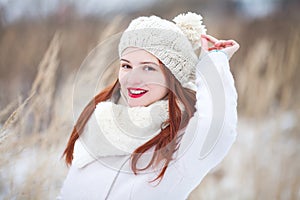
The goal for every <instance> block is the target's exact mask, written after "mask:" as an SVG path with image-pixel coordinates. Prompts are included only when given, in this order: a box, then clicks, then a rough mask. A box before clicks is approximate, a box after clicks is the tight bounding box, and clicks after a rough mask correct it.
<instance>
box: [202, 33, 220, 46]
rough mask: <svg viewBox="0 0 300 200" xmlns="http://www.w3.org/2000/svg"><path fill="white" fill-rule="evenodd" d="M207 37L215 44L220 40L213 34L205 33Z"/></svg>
mask: <svg viewBox="0 0 300 200" xmlns="http://www.w3.org/2000/svg"><path fill="white" fill-rule="evenodd" d="M205 37H206V38H207V40H208V41H209V42H211V43H213V44H215V43H216V42H218V41H219V40H218V39H217V38H215V37H213V36H211V35H205Z"/></svg>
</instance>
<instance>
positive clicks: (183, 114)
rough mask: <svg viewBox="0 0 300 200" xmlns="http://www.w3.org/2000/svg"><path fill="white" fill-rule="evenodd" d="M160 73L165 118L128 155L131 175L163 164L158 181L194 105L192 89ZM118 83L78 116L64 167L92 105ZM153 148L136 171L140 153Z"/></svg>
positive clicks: (111, 89) (114, 89)
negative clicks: (166, 111)
mask: <svg viewBox="0 0 300 200" xmlns="http://www.w3.org/2000/svg"><path fill="white" fill-rule="evenodd" d="M162 69H163V73H164V74H165V76H166V79H167V83H168V85H169V92H168V95H167V97H168V102H169V103H168V107H169V119H168V120H167V121H165V122H164V123H163V124H162V125H161V127H162V128H161V132H160V133H159V134H157V135H156V136H155V137H153V138H152V139H151V140H149V141H148V142H146V143H145V144H143V145H142V146H140V147H138V148H137V149H136V150H135V151H134V152H133V153H132V154H131V168H132V171H133V172H134V174H137V173H138V172H139V171H143V170H146V169H148V168H150V167H151V166H155V165H157V164H158V163H160V161H164V164H163V167H162V169H161V171H160V173H159V175H158V176H157V177H156V178H155V179H154V180H153V181H155V180H158V179H159V180H161V179H162V178H163V176H164V174H165V172H166V170H167V167H168V165H169V163H170V162H171V161H172V160H173V154H174V153H175V152H176V151H177V149H178V147H179V143H180V139H181V137H182V135H179V130H182V129H184V128H185V127H186V126H187V124H188V122H189V120H190V118H191V117H192V116H193V114H194V112H195V111H196V109H195V103H196V95H195V92H194V91H193V90H190V89H187V88H183V87H182V86H181V84H180V82H179V81H178V80H177V79H176V78H175V77H174V76H173V75H172V74H171V72H170V71H169V70H168V69H167V68H166V67H162ZM119 90H120V83H119V81H118V80H116V81H115V82H114V83H113V84H112V85H110V86H108V87H106V88H105V89H104V90H103V91H102V92H100V93H99V94H98V95H96V96H95V97H94V98H93V99H92V100H91V101H90V102H89V103H88V104H87V106H86V107H85V108H84V110H83V111H82V113H81V114H80V116H79V118H78V120H77V122H76V124H75V126H74V128H73V131H72V134H71V136H70V138H69V141H68V144H67V147H66V149H65V150H64V153H63V156H64V157H65V161H66V163H67V165H71V164H72V160H73V150H74V145H75V142H76V140H77V139H78V138H79V136H80V134H82V132H83V129H84V126H85V125H86V123H87V121H88V120H89V118H90V116H91V115H92V113H93V112H94V110H95V108H96V105H97V104H98V103H100V102H102V101H106V100H108V99H110V98H111V97H112V96H113V94H114V93H115V92H119ZM179 102H180V103H181V104H182V105H183V106H184V109H183V110H182V109H180V106H179ZM153 147H154V153H153V156H152V159H151V160H150V161H149V163H148V164H147V166H146V167H144V168H138V167H137V163H138V160H139V158H140V157H141V156H142V155H143V153H145V152H147V151H148V150H150V149H151V148H153Z"/></svg>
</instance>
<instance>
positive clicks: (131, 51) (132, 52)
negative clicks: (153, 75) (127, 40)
mask: <svg viewBox="0 0 300 200" xmlns="http://www.w3.org/2000/svg"><path fill="white" fill-rule="evenodd" d="M121 59H126V60H128V61H130V62H153V63H156V64H158V65H159V63H160V62H159V60H158V59H157V58H156V57H155V56H154V55H152V54H151V53H149V52H147V51H145V50H143V49H139V48H136V47H129V48H127V49H125V50H124V51H123V53H122V55H121Z"/></svg>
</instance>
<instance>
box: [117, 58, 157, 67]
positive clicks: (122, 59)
mask: <svg viewBox="0 0 300 200" xmlns="http://www.w3.org/2000/svg"><path fill="white" fill-rule="evenodd" d="M120 61H125V62H128V63H130V61H129V60H126V59H124V58H121V59H120ZM140 64H153V65H156V66H158V67H159V65H158V64H157V63H155V62H151V61H145V62H140Z"/></svg>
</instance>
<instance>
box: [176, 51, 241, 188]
mask: <svg viewBox="0 0 300 200" xmlns="http://www.w3.org/2000/svg"><path fill="white" fill-rule="evenodd" d="M196 85H197V93H196V97H197V102H196V108H197V111H196V112H195V115H194V117H193V118H191V120H190V122H189V124H188V126H187V128H186V130H185V134H184V136H183V138H182V141H181V145H180V148H179V151H178V156H179V159H180V160H181V161H183V162H180V163H181V166H180V168H181V170H182V173H184V174H185V176H187V177H191V178H192V179H194V181H195V184H199V183H200V182H201V180H202V179H203V177H204V176H205V175H206V174H207V173H208V172H209V171H210V170H211V169H212V168H213V167H215V166H216V165H217V164H219V163H220V162H221V161H222V160H223V159H224V157H225V156H226V154H227V153H228V151H229V150H230V148H231V146H232V144H233V143H234V141H235V139H236V135H237V133H236V126H237V92H236V88H235V86H234V79H233V76H232V74H231V72H230V67H229V63H228V59H227V56H226V55H225V54H224V53H223V52H210V53H208V54H206V55H205V56H204V57H202V59H201V60H200V61H199V63H198V65H197V70H196Z"/></svg>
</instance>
